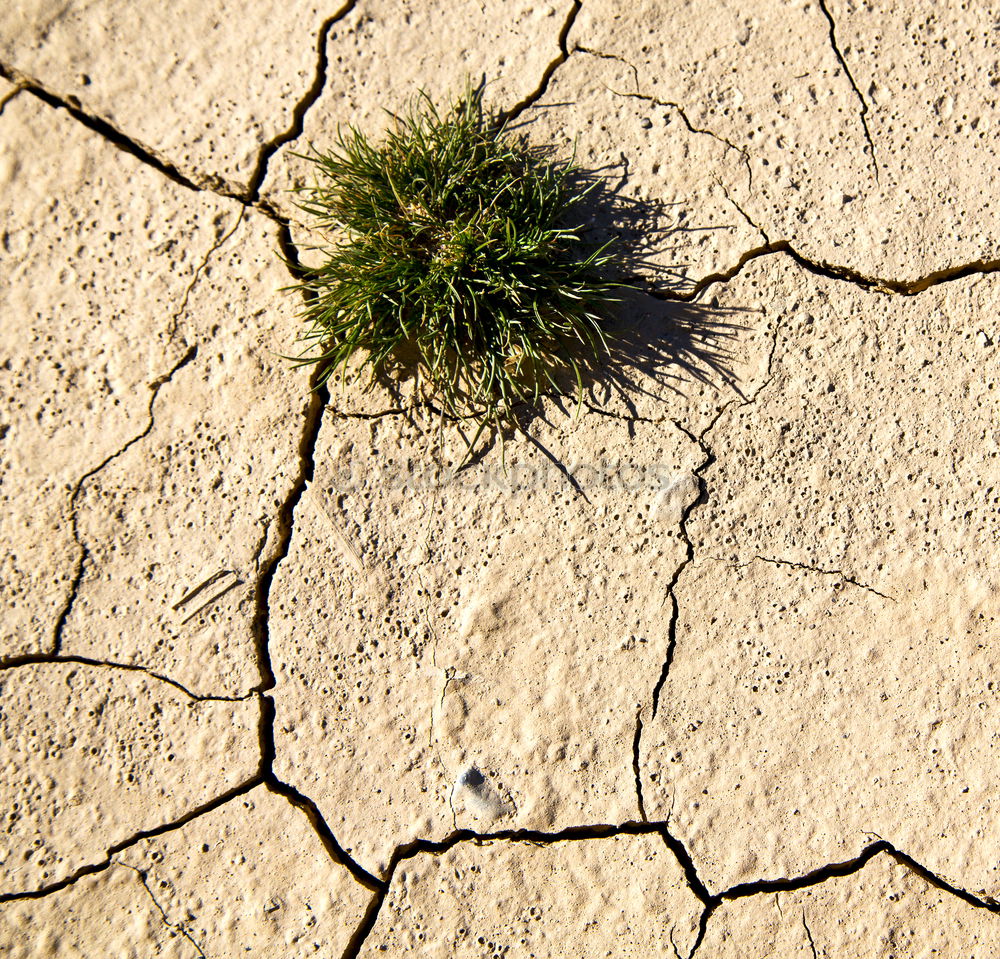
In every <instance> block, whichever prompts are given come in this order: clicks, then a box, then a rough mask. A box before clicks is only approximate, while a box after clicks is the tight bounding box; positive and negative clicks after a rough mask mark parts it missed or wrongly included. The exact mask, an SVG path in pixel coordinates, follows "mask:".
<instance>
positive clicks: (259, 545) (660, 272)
mask: <svg viewBox="0 0 1000 959" xmlns="http://www.w3.org/2000/svg"><path fill="white" fill-rule="evenodd" d="M997 29H998V21H997V13H996V10H994V9H992V8H990V7H989V6H988V5H975V4H968V5H966V8H965V9H963V8H962V7H961V5H959V4H933V3H930V2H926V3H920V2H917V0H907V2H906V3H904V4H903V6H901V7H899V6H898V5H897V9H896V10H894V11H892V12H890V11H889V9H888V7H886V6H885V5H882V6H881V7H879V8H877V9H875V8H872V7H871V5H865V4H861V3H855V2H853V0H825V2H824V3H817V2H816V0H803V2H787V3H786V2H779V0H773V2H769V0H761V2H757V3H752V4H749V5H747V4H735V3H729V2H728V0H712V2H708V3H703V2H695V0H690V2H680V0H678V2H670V3H668V2H665V0H648V2H644V3H637V4H628V5H624V4H612V3H610V2H608V0H583V3H582V4H581V3H578V2H576V0H559V2H551V3H534V2H531V0H514V2H499V0H468V2H448V3H444V2H440V0H411V2H409V3H388V2H381V0H357V2H348V3H343V4H338V3H333V4H330V5H324V4H323V3H322V2H314V0H303V2H295V3H291V4H290V3H287V2H284V3H265V4H263V5H261V4H257V5H254V7H253V10H252V11H251V10H250V9H249V8H247V9H241V10H240V12H239V14H238V15H234V11H233V9H232V7H231V5H224V4H221V3H213V2H204V0H199V2H193V0H192V2H188V3H184V4H159V5H157V4H152V3H137V2H134V0H101V2H95V3H84V2H76V0H72V2H69V3H66V2H55V0H14V2H13V3H7V4H5V5H2V6H0V75H2V78H0V276H2V282H0V343H2V355H0V540H2V544H3V549H2V551H0V611H2V621H0V625H2V628H0V816H2V817H3V829H2V831H0V956H7V955H9V956H11V957H24V959H27V957H33V959H34V957H38V959H41V957H49V956H56V957H87V959H89V957H102V959H103V957H108V959H117V957H122V959H125V957H135V959H145V957H150V956H163V957H178V959H181V957H183V959H189V957H198V956H201V957H233V959H235V957H238V956H239V957H246V956H258V957H262V959H265V957H266V959H283V957H300V956H302V957H304V956H323V957H328V956H329V957H340V956H347V957H357V956H382V955H389V956H428V957H442V959H444V957H451V956H469V957H484V959H485V957H493V956H508V957H525V959H527V957H529V956H536V957H542V956H545V957H551V959H555V957H563V956H574V957H576V956H579V957H591V956H593V957H598V956H600V957H605V956H616V957H617V956H621V957H633V956H647V955H668V956H683V957H690V956H695V957H698V959H712V957H718V959H723V957H727V959H728V957H754V959H758V957H760V959H762V957H765V956H768V957H774V959H791V957H804V959H810V957H826V959H833V957H838V959H842V957H848V956H850V957H868V956H871V957H877V959H890V957H904V956H905V957H918V956H919V957H924V956H928V957H929V956H936V957H944V959H951V957H954V959H959V957H961V959H966V957H975V959H987V957H992V956H995V955H998V954H1000V915H998V912H1000V908H998V900H1000V826H998V824H997V823H998V816H1000V774H998V772H997V770H998V769H1000V742H998V733H997V729H998V716H1000V685H998V684H1000V675H998V674H1000V670H998V666H1000V650H998V646H997V638H996V637H997V630H998V628H1000V626H998V622H997V621H998V618H1000V600H998V590H1000V562H998V560H1000V516H998V506H1000V456H998V451H1000V412H998V402H997V400H998V395H1000V348H998V345H997V344H998V339H1000V321H998V320H997V317H998V315H1000V277H998V275H997V274H1000V252H998V251H1000V230H998V228H997V225H996V212H997V211H996V209H995V204H996V203H997V202H1000V201H997V199H996V197H997V195H998V190H997V180H998V169H1000V125H998V124H1000V109H998V98H1000V59H998V56H997V53H996V50H997V46H996V36H997ZM467 75H471V76H472V77H473V79H479V78H480V77H482V76H485V77H486V78H487V79H488V80H489V81H490V82H489V85H488V86H487V93H486V96H487V99H488V101H489V103H490V104H491V105H492V106H494V107H496V108H498V109H505V110H509V111H513V112H514V114H515V122H517V123H518V124H521V125H522V126H521V129H522V130H523V131H524V132H525V133H526V134H527V135H528V136H530V137H531V138H532V139H533V140H535V141H536V142H539V143H550V144H553V145H555V146H556V147H557V148H558V150H559V151H560V152H561V153H562V154H563V155H568V154H569V153H571V152H572V151H574V150H575V152H576V157H577V159H578V161H579V162H580V163H581V164H584V165H585V166H588V167H590V168H597V169H600V170H601V171H603V173H604V175H605V176H606V177H607V182H608V185H609V189H612V190H614V191H616V192H617V196H618V205H619V209H620V210H621V211H624V212H623V215H625V214H627V216H628V218H629V221H628V223H624V224H623V223H622V222H619V223H618V226H619V227H621V228H623V229H624V230H625V232H626V234H627V235H628V237H630V239H631V241H632V242H633V243H634V244H635V246H636V247H637V253H636V255H637V256H640V257H641V258H642V260H643V262H642V263H641V264H638V265H636V266H635V269H634V272H635V274H636V277H637V280H636V282H637V283H638V285H639V286H640V288H641V290H640V292H638V293H634V294H631V295H630V296H629V298H628V299H627V301H626V303H625V305H624V307H623V310H622V313H623V317H622V319H623V321H624V323H625V324H626V325H627V334H626V336H625V338H624V340H623V341H622V343H621V345H620V346H619V348H618V349H617V355H616V357H615V360H614V363H613V364H612V365H611V366H610V367H609V369H608V371H607V375H606V376H605V377H604V378H603V379H601V380H598V381H597V382H593V383H588V384H587V389H586V394H585V396H584V400H583V403H582V405H581V407H580V408H579V409H577V408H575V406H574V404H573V403H569V404H559V403H555V402H551V403H550V402H546V404H545V406H544V408H543V409H542V410H541V411H540V413H541V415H539V416H536V417H535V418H533V419H531V420H530V421H529V422H527V423H526V424H525V425H526V429H527V435H516V436H514V437H512V438H510V439H508V440H507V442H506V443H505V444H503V446H501V445H500V444H495V445H492V446H490V447H489V448H488V449H487V450H486V451H485V453H484V454H483V455H482V456H481V457H480V458H477V459H476V460H475V461H474V462H473V463H472V465H471V466H469V467H468V468H466V469H464V470H463V471H462V472H461V473H459V474H458V475H453V473H452V470H451V467H452V466H454V464H455V463H456V462H457V461H458V459H459V458H460V456H461V451H462V444H461V440H460V437H459V435H458V432H457V430H456V429H455V428H454V427H452V426H448V427H446V428H445V429H444V430H443V431H442V432H439V427H438V424H437V422H436V421H435V420H434V418H433V417H432V416H430V415H429V414H428V413H427V412H426V411H424V410H422V409H421V408H420V407H419V405H414V406H412V407H411V405H410V401H409V397H408V392H407V390H408V388H407V386H406V384H404V387H403V389H402V393H401V394H400V393H399V391H397V392H396V393H393V392H391V391H389V390H387V389H386V390H381V389H379V390H376V391H374V392H372V393H367V394H363V393H361V392H360V391H359V390H358V389H357V388H356V387H352V386H351V385H346V386H337V387H335V388H334V389H333V390H332V393H331V395H330V396H329V397H327V396H326V395H325V394H322V393H310V391H309V385H310V384H309V371H308V370H293V369H292V368H291V367H290V364H288V363H287V362H286V361H285V360H283V359H282V358H281V356H280V354H283V353H288V352H290V351H292V350H294V349H295V348H296V346H295V336H296V334H297V332H298V330H299V328H300V321H299V319H298V317H297V311H298V309H299V302H298V301H297V300H296V299H295V298H294V297H293V296H292V295H290V294H288V293H287V292H283V291H282V290H281V287H283V286H284V285H286V284H288V283H289V282H291V281H292V276H291V273H290V272H289V270H288V268H287V267H286V266H285V264H284V263H283V262H282V259H281V257H282V256H288V255H299V256H301V257H302V259H303V260H310V259H311V258H314V257H315V256H316V254H315V252H314V251H311V250H310V249H309V246H310V244H312V243H314V242H316V239H317V237H316V234H315V233H314V232H312V231H311V230H310V229H309V226H308V224H307V223H306V222H305V218H304V217H303V216H302V214H301V213H300V212H299V211H298V210H297V208H296V207H295V205H294V194H293V193H292V192H291V190H292V189H294V188H295V187H297V186H302V185H304V184H305V183H307V182H308V177H309V168H308V164H306V163H305V162H304V161H303V160H302V159H301V158H299V157H297V156H296V154H298V153H302V152H304V151H308V150H309V148H310V146H311V145H315V146H316V147H319V148H324V147H329V146H330V145H331V142H332V138H333V136H334V135H335V132H336V127H337V124H338V123H353V124H357V125H358V126H360V127H362V128H363V129H365V130H366V131H371V132H376V131H378V130H380V129H382V128H384V127H385V125H386V124H387V123H389V122H391V118H390V117H389V115H388V114H387V113H386V112H385V109H384V108H387V109H389V110H393V111H401V110H405V109H406V108H407V106H408V104H410V103H411V102H412V98H413V97H414V96H415V94H416V92H417V91H418V90H419V89H420V88H424V89H426V90H428V91H429V92H430V93H431V94H433V95H434V96H436V97H440V96H443V95H444V94H446V93H448V92H449V91H452V92H454V91H458V90H460V89H461V87H462V85H463V83H464V82H465V78H466V76H467ZM611 226H613V224H609V223H608V222H607V219H606V218H605V219H602V220H599V221H597V222H595V227H596V228H597V230H598V231H601V230H603V231H606V230H607V229H609V228H611ZM692 330H695V331H698V332H695V333H692Z"/></svg>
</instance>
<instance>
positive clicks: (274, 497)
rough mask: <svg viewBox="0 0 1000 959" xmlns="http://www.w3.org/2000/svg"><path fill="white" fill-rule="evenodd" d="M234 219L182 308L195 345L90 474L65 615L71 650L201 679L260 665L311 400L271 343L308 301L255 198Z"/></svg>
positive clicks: (214, 682) (216, 691)
mask: <svg viewBox="0 0 1000 959" xmlns="http://www.w3.org/2000/svg"><path fill="white" fill-rule="evenodd" d="M233 226H234V228H235V232H233V233H232V235H231V236H229V237H228V238H227V239H226V240H225V242H224V243H223V244H222V245H220V247H219V248H218V249H217V250H216V251H215V252H214V254H213V255H212V257H211V259H210V260H209V262H208V263H207V265H206V267H205V269H204V271H203V273H202V275H201V276H200V277H199V279H198V281H197V283H196V284H195V285H194V287H193V288H192V290H191V293H190V296H189V297H188V301H187V304H186V308H185V310H184V313H183V314H182V315H181V316H179V317H178V321H177V322H178V330H179V332H180V333H181V335H183V336H184V338H185V341H186V342H187V343H188V344H189V349H193V350H194V351H195V352H194V353H192V354H191V356H190V359H189V361H188V362H186V363H185V364H184V365H183V366H182V367H181V368H179V369H178V370H177V371H176V372H175V373H174V374H173V377H172V378H171V380H170V382H169V383H166V384H164V385H163V387H162V388H161V390H160V391H159V393H158V395H157V397H156V404H155V407H154V409H153V421H152V424H151V428H150V429H149V432H148V433H147V434H146V435H144V436H143V437H142V438H141V439H139V440H138V441H137V442H135V443H134V444H132V445H131V446H130V447H129V448H128V449H127V450H125V451H124V452H123V453H122V454H121V455H120V456H118V457H116V458H115V459H114V460H113V461H112V462H110V463H108V465H107V466H105V467H104V469H103V470H101V471H100V472H99V473H97V474H95V475H94V476H92V477H91V478H90V479H88V480H87V482H86V483H85V484H84V485H83V487H82V489H81V492H80V495H79V497H78V510H79V518H78V528H79V536H80V539H81V541H82V542H83V543H84V545H85V546H86V549H87V560H86V563H85V564H84V569H83V575H82V578H81V580H80V584H79V588H78V591H77V597H76V601H75V602H74V604H73V607H72V609H71V611H70V613H69V615H68V617H67V619H66V624H65V628H64V630H63V646H62V648H63V652H65V653H74V654H76V655H82V656H87V657H92V658H99V659H106V660H111V661H114V662H121V663H129V664H141V665H143V666H145V667H147V668H149V669H153V670H155V671H157V672H160V673H163V674H165V675H167V676H170V678H172V679H174V680H176V681H178V682H180V683H182V684H184V685H185V686H186V687H187V688H188V689H190V690H191V691H192V692H196V693H199V694H202V695H210V694H211V695H230V696H237V695H242V694H244V693H246V692H247V691H248V690H249V689H251V688H252V687H254V686H256V685H258V684H259V683H260V682H261V681H262V679H263V677H261V675H260V671H259V667H258V663H257V653H256V638H255V633H254V620H255V617H256V615H257V587H258V581H259V579H260V577H261V575H262V570H263V568H265V567H266V565H267V564H268V562H269V561H270V560H272V559H273V556H274V553H275V550H276V549H277V548H278V542H277V540H278V538H279V537H278V535H277V525H276V517H277V516H278V514H279V512H280V509H281V505H282V504H283V503H284V501H285V499H286V497H287V496H288V493H289V490H290V489H291V488H292V486H293V484H294V483H295V482H296V481H297V479H298V476H299V471H300V469H301V462H300V456H299V449H298V447H299V442H300V438H301V434H302V430H303V428H304V425H305V421H306V413H307V410H308V408H309V403H310V399H309V384H308V372H304V371H298V372H296V371H294V370H293V369H292V368H291V364H290V363H289V362H288V361H287V360H285V359H283V358H282V357H281V356H280V355H278V354H281V353H286V352H290V351H291V350H292V348H293V346H294V341H295V337H296V335H297V333H298V328H299V321H298V320H297V319H296V317H295V312H296V309H297V308H298V305H299V304H298V301H297V300H296V299H295V298H293V297H292V296H290V295H289V294H287V293H283V292H281V289H280V288H281V287H282V286H283V285H286V284H287V283H288V282H289V275H288V273H287V271H286V270H285V268H284V267H283V266H282V264H281V263H280V262H279V260H278V258H277V256H276V252H275V251H276V250H277V238H276V231H275V229H274V227H273V225H272V224H271V223H270V222H269V221H267V220H266V219H264V218H263V217H261V216H259V215H256V214H252V213H247V214H245V215H244V217H243V220H242V222H240V223H239V224H238V225H237V224H236V223H234V224H233ZM206 584H207V585H206ZM199 587H204V588H202V589H200V590H199V589H198V588H199Z"/></svg>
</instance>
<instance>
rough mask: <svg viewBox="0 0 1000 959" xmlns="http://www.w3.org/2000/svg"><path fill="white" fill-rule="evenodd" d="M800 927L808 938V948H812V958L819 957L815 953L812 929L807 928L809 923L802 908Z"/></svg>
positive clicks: (817, 958)
mask: <svg viewBox="0 0 1000 959" xmlns="http://www.w3.org/2000/svg"><path fill="white" fill-rule="evenodd" d="M802 928H803V929H805V931H806V938H807V939H808V940H809V948H810V949H811V950H812V955H813V959H819V956H818V955H817V953H816V943H815V942H814V941H813V934H812V930H811V929H810V928H809V924H808V923H807V922H806V911H805V909H803V910H802Z"/></svg>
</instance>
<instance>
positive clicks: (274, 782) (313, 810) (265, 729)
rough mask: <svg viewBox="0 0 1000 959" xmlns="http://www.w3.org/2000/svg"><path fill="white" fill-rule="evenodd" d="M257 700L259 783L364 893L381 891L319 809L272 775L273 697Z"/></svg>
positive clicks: (274, 711)
mask: <svg viewBox="0 0 1000 959" xmlns="http://www.w3.org/2000/svg"><path fill="white" fill-rule="evenodd" d="M260 698H261V710H260V712H261V716H260V729H259V735H260V783H261V784H262V785H263V786H265V787H266V788H267V789H268V790H269V791H270V792H272V793H274V794H275V795H278V796H283V797H284V798H285V799H287V800H288V801H289V802H290V803H291V804H292V805H293V806H295V807H296V808H297V809H300V810H302V812H303V813H305V816H306V818H307V819H308V820H309V823H310V825H311V826H312V827H313V830H314V831H315V833H316V835H317V836H318V837H319V840H320V842H321V843H322V844H323V848H324V849H326V851H327V854H328V855H329V856H330V858H331V859H333V861H334V862H336V863H337V864H338V865H340V866H343V867H344V868H345V869H346V870H347V871H348V872H349V873H350V874H351V875H352V876H353V877H354V879H356V880H357V881H358V882H359V883H361V885H362V886H364V887H365V888H366V889H369V890H371V891H373V892H379V891H381V890H382V887H383V883H382V882H381V881H380V880H379V879H377V878H376V877H375V876H373V875H372V874H371V873H370V872H368V870H367V869H365V868H364V866H362V865H361V864H360V863H359V862H358V861H357V860H356V859H354V857H353V856H351V855H350V853H348V852H347V850H346V849H345V848H344V847H343V846H342V845H341V844H340V842H339V841H338V840H337V837H336V835H335V834H334V832H333V830H332V829H331V828H330V827H329V825H328V824H327V822H326V820H325V819H324V818H323V814H322V813H321V812H320V809H319V806H318V805H317V804H316V803H315V802H314V801H313V800H312V799H310V798H309V797H308V796H307V795H306V794H305V793H303V792H301V791H300V790H298V789H296V788H295V787H294V786H292V785H290V784H289V783H286V782H283V781H282V780H281V779H279V778H278V776H277V774H276V773H275V772H274V759H275V755H276V749H275V742H274V721H275V717H276V715H277V707H276V706H275V703H274V697H273V696H264V695H262V696H261V697H260Z"/></svg>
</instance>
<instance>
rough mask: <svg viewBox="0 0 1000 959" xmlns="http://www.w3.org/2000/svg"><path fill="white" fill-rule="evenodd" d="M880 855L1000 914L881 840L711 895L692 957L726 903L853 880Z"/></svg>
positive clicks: (971, 903)
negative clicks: (847, 855)
mask: <svg viewBox="0 0 1000 959" xmlns="http://www.w3.org/2000/svg"><path fill="white" fill-rule="evenodd" d="M871 835H875V834H871ZM881 853H885V854H886V855H887V856H890V857H891V858H893V859H894V860H896V861H897V862H898V863H900V865H903V866H905V867H906V868H907V869H909V870H910V871H911V872H913V873H914V874H915V875H917V876H919V877H920V878H921V879H923V880H924V881H925V882H926V883H927V884H928V885H929V886H933V887H934V888H936V889H940V890H941V891H942V892H947V893H950V894H951V895H953V896H955V897H956V898H958V899H961V900H962V901H963V902H964V903H966V904H967V905H969V906H972V907H974V908H976V909H985V910H986V911H987V912H991V913H996V914H1000V903H998V902H996V901H994V900H991V899H989V898H986V899H981V898H979V897H977V896H974V895H972V893H970V892H967V891H966V890H964V889H961V888H959V887H957V886H954V885H952V884H951V883H949V882H947V881H946V880H944V879H942V878H941V877H940V876H937V875H935V874H934V873H932V872H931V871H930V870H929V869H927V868H926V867H925V866H922V865H921V864H920V863H919V862H917V861H916V860H915V859H913V858H912V857H911V856H908V855H907V854H906V853H904V852H901V851H900V850H898V849H897V848H896V847H895V846H893V845H892V843H890V842H887V841H886V840H884V839H881V838H879V839H878V841H877V842H873V843H871V844H869V845H868V846H866V847H865V848H864V849H862V850H861V852H860V853H859V854H858V855H857V856H855V857H854V858H853V859H848V860H845V861H844V862H838V863H828V864H826V865H823V866H820V867H818V868H816V869H812V870H810V871H808V872H805V873H803V874H802V875H799V876H793V877H790V878H789V877H781V878H776V879H758V880H754V881H751V882H743V883H738V884H737V885H735V886H730V887H729V888H728V889H725V890H723V891H722V892H718V893H715V894H714V895H711V896H710V897H709V901H708V903H707V906H706V909H705V912H704V913H703V915H702V919H701V923H700V928H699V932H698V937H697V939H696V941H695V946H694V949H692V951H691V956H694V954H695V952H696V951H697V949H698V946H700V945H701V943H702V940H703V939H704V936H705V931H706V930H707V928H708V922H709V920H710V919H711V917H712V914H713V913H714V912H715V910H716V909H718V908H719V906H720V905H722V903H723V902H733V901H735V900H738V899H746V898H748V897H750V896H757V895H770V894H772V893H775V894H777V893H779V892H795V891H798V890H801V889H808V888H809V887H811V886H817V885H820V884H821V883H824V882H826V881H827V880H828V879H839V878H843V877H845V876H852V875H855V874H856V873H859V872H860V871H861V870H862V869H864V867H865V866H867V865H868V863H869V862H871V860H872V859H874V858H875V857H876V856H877V855H879V854H881Z"/></svg>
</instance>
